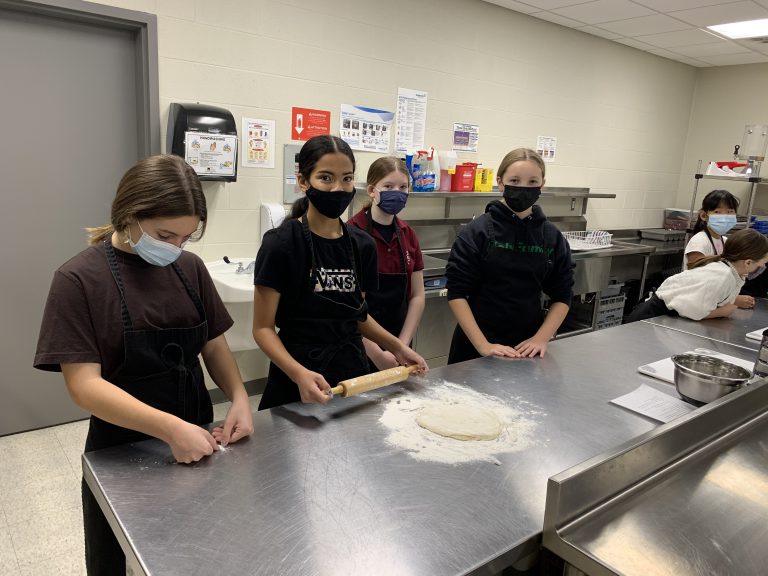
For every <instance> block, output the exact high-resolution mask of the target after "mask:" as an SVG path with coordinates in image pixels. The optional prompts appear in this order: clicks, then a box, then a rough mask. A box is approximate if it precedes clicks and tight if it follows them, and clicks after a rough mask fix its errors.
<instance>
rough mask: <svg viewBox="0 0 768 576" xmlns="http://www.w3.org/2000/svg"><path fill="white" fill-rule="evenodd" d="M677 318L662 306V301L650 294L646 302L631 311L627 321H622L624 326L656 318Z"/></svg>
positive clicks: (672, 312)
mask: <svg viewBox="0 0 768 576" xmlns="http://www.w3.org/2000/svg"><path fill="white" fill-rule="evenodd" d="M664 315H666V316H679V314H678V313H677V312H675V311H674V310H671V309H670V308H667V305H666V304H664V300H662V299H661V298H659V297H658V296H656V294H655V293H654V294H652V295H651V297H650V298H648V300H646V301H645V302H640V304H638V305H637V306H635V309H634V310H632V313H631V314H630V315H629V316H627V319H626V320H625V321H624V323H625V324H629V323H630V322H638V321H639V320H647V319H648V318H655V317H656V316H664Z"/></svg>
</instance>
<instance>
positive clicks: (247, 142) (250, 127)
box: [241, 118, 275, 168]
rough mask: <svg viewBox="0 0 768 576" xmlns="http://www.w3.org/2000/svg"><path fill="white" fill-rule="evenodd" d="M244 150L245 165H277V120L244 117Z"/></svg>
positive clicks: (271, 166)
mask: <svg viewBox="0 0 768 576" xmlns="http://www.w3.org/2000/svg"><path fill="white" fill-rule="evenodd" d="M242 135H243V150H245V154H243V155H242V159H241V162H242V164H243V166H245V167H253V168H274V167H275V121H274V120H258V119H256V118H243V131H242Z"/></svg>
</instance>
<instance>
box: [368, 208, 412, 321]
mask: <svg viewBox="0 0 768 576" xmlns="http://www.w3.org/2000/svg"><path fill="white" fill-rule="evenodd" d="M365 215H366V217H367V219H368V225H367V226H366V231H367V232H368V234H369V235H370V236H373V218H372V217H371V213H370V211H368V212H366V213H365ZM393 222H394V224H395V237H396V238H397V246H398V248H399V250H400V254H399V255H400V272H396V273H392V274H390V273H384V272H379V289H378V290H372V291H370V292H368V293H367V294H366V295H365V300H366V302H368V314H370V315H371V316H373V319H374V320H376V322H378V323H379V324H381V326H382V327H383V328H384V329H385V330H386V331H387V332H389V333H390V334H392V335H394V336H399V335H400V331H401V330H402V329H403V324H405V316H406V315H407V314H408V269H407V268H406V265H405V247H404V246H403V239H402V237H401V236H400V226H398V223H397V217H395V219H394V221H393Z"/></svg>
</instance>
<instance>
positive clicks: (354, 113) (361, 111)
mask: <svg viewBox="0 0 768 576" xmlns="http://www.w3.org/2000/svg"><path fill="white" fill-rule="evenodd" d="M394 117H395V113H394V112H387V111H386V110H377V109H376V108H365V107H363V106H352V105H351V104H342V105H341V115H340V116H339V134H340V135H341V138H342V139H343V140H344V141H345V142H346V143H347V144H349V146H350V147H351V148H352V149H353V150H365V151H367V152H381V153H383V154H386V153H387V152H389V136H390V134H391V133H392V120H393V119H394Z"/></svg>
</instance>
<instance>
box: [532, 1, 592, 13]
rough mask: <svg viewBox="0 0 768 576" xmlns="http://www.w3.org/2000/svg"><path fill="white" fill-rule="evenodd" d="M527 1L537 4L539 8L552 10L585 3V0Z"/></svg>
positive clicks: (533, 4)
mask: <svg viewBox="0 0 768 576" xmlns="http://www.w3.org/2000/svg"><path fill="white" fill-rule="evenodd" d="M525 3H526V4H530V5H531V6H535V7H536V8H538V9H539V10H552V9H554V8H563V7H564V6H573V5H574V4H584V0H525ZM534 12H536V10H534Z"/></svg>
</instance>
